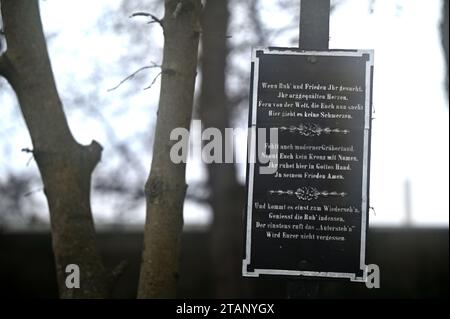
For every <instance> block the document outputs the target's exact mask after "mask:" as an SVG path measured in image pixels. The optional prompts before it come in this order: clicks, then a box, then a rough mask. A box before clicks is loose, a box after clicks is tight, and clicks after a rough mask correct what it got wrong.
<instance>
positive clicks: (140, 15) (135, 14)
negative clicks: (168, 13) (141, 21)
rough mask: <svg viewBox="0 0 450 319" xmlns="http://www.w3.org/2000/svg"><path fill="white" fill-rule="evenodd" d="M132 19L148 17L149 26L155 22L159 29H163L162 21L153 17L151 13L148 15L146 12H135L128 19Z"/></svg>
mask: <svg viewBox="0 0 450 319" xmlns="http://www.w3.org/2000/svg"><path fill="white" fill-rule="evenodd" d="M134 17H147V18H149V17H150V18H151V19H152V20H150V21H149V22H148V24H150V23H155V22H156V23H158V24H159V25H160V26H161V28H163V29H164V24H163V20H162V19H159V18H157V17H156V16H154V15H153V14H151V13H148V12H135V13H133V14H132V15H130V19H131V18H134Z"/></svg>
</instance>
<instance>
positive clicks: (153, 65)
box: [108, 63, 161, 92]
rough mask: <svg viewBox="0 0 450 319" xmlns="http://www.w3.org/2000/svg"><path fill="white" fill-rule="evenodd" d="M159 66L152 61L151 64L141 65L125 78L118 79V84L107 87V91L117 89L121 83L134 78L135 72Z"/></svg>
mask: <svg viewBox="0 0 450 319" xmlns="http://www.w3.org/2000/svg"><path fill="white" fill-rule="evenodd" d="M160 67H161V66H160V65H157V64H155V63H153V64H152V65H147V66H143V67H142V68H139V69H138V70H136V71H135V72H133V73H131V74H130V75H129V76H127V77H126V78H125V79H123V80H122V81H120V82H119V84H117V85H116V86H115V87H113V88H110V89H108V92H111V91H114V90H116V89H118V88H119V87H120V86H121V85H122V84H124V83H125V82H126V81H128V80H130V79H132V78H134V77H135V76H136V74H138V73H139V72H141V71H144V70H147V69H154V68H160Z"/></svg>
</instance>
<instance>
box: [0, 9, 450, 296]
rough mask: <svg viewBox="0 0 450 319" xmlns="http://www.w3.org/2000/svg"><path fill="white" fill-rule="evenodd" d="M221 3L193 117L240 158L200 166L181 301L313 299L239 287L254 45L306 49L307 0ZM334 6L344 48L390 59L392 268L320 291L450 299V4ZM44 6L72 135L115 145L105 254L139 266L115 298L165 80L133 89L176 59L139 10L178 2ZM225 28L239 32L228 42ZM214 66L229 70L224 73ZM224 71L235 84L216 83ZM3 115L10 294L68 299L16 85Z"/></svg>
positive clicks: (384, 164) (135, 231) (208, 36)
mask: <svg viewBox="0 0 450 319" xmlns="http://www.w3.org/2000/svg"><path fill="white" fill-rule="evenodd" d="M211 3H214V5H210V6H207V7H206V9H205V10H206V11H205V13H204V19H203V32H202V40H201V47H200V62H199V70H198V71H199V73H198V77H197V87H196V98H195V101H194V116H193V118H194V119H200V120H202V122H203V124H204V126H205V127H210V126H215V127H218V128H224V127H234V128H240V129H241V130H240V133H239V134H238V135H237V138H236V140H235V142H236V150H235V151H236V156H237V157H238V163H236V164H226V165H225V164H222V165H205V164H203V163H202V162H201V160H200V159H199V158H195V157H194V156H191V157H190V158H189V162H188V168H187V182H188V184H189V187H188V194H187V198H186V201H185V206H184V220H185V229H184V230H185V231H184V238H183V239H184V240H183V251H182V256H181V258H182V260H181V261H182V262H181V277H180V289H179V294H180V297H279V298H285V297H292V295H295V296H300V295H301V294H302V292H298V293H295V292H293V289H292V288H288V287H289V286H290V285H291V286H292V285H294V286H295V287H300V286H301V285H302V283H303V282H301V281H300V282H297V283H292V279H289V280H290V281H288V279H285V278H276V277H268V278H258V279H242V278H241V277H240V256H241V248H242V245H243V243H242V242H243V241H242V233H241V231H240V226H238V224H240V222H241V218H242V214H243V212H242V209H243V207H244V194H245V174H246V172H245V164H243V163H245V158H246V143H247V132H246V126H247V116H248V93H249V78H250V54H251V49H252V47H256V46H278V47H292V46H297V43H298V24H299V1H298V0H271V1H262V0H245V1H238V0H228V1H225V0H222V1H212V2H211ZM331 4H332V12H331V17H330V48H331V49H374V50H375V73H374V115H373V116H374V121H373V131H372V159H371V165H372V167H371V191H370V195H371V206H372V209H371V211H370V228H369V232H368V257H367V263H375V264H378V265H379V266H380V269H381V288H380V289H377V290H374V289H372V290H369V289H367V288H366V287H365V286H364V285H361V284H355V283H349V282H346V281H335V282H334V281H320V282H319V284H318V285H317V287H318V288H317V289H318V293H317V297H323V298H341V297H342V298H347V297H361V298H366V297H367V298H372V297H373V298H376V297H387V298H417V297H448V270H449V268H448V260H449V259H448V243H449V241H448V222H449V195H448V193H449V171H448V169H449V141H448V139H449V122H448V121H449V114H448V112H449V107H448V73H447V70H448V10H449V9H448V1H447V0H417V1H407V0H403V1H402V0H389V1H388V0H334V1H331ZM40 5H41V15H42V21H43V24H44V30H45V32H46V37H47V45H48V48H49V51H50V57H51V60H52V66H53V71H54V74H55V78H56V82H57V86H58V89H59V94H60V96H61V98H62V101H63V104H64V108H65V111H66V115H67V118H68V121H69V124H70V127H71V129H72V132H73V134H74V136H75V137H76V138H77V140H78V141H79V142H81V143H84V144H88V143H90V141H91V140H92V139H95V140H97V141H99V142H100V144H102V145H103V147H104V151H103V157H102V161H101V163H100V164H99V166H97V169H96V170H95V172H94V178H93V194H92V206H93V212H94V218H95V221H96V226H97V230H98V241H99V247H100V249H101V251H102V253H103V256H104V258H105V261H106V263H107V264H108V265H111V266H113V265H115V264H117V262H120V261H121V260H126V261H128V268H126V271H125V273H124V275H123V276H122V277H121V278H120V280H119V282H118V285H117V287H116V289H115V293H114V295H115V297H118V298H133V297H135V295H136V287H137V280H138V273H139V263H140V256H141V251H142V232H143V223H144V219H145V198H144V192H143V185H144V183H145V180H146V178H147V176H148V171H149V168H150V163H151V154H152V144H153V131H154V124H155V121H156V111H157V106H158V97H159V88H160V87H159V81H158V74H159V70H158V69H157V68H146V69H144V70H142V71H140V72H138V73H136V74H135V75H134V76H133V77H131V78H130V79H129V80H128V81H126V82H124V83H122V81H123V80H124V79H125V78H126V77H128V76H129V75H131V74H134V73H135V72H136V71H137V70H139V69H141V68H143V67H147V66H152V65H159V64H161V62H162V61H161V59H162V47H163V40H164V39H163V34H162V30H161V28H160V27H159V25H158V24H156V23H154V24H148V23H147V22H148V20H147V19H146V18H145V17H136V18H130V15H131V14H133V13H135V12H138V11H143V12H150V13H152V14H154V15H156V16H158V17H161V16H162V15H163V2H162V1H157V0H146V1H144V0H127V1H125V0H116V1H110V0H96V1H91V2H90V3H89V6H86V4H85V3H83V2H79V1H78V2H77V1H70V0H64V1H61V0H58V1H57V0H46V1H41V2H40ZM227 8H228V9H227ZM221 30H226V36H225V37H223V36H218V35H220V34H221ZM223 55H224V56H223ZM215 57H223V58H224V59H223V61H225V62H224V63H222V64H220V63H219V64H218V63H217V60H215V59H214V58H215ZM218 60H220V59H218ZM221 72H222V73H224V74H225V77H224V78H223V77H220V76H217V74H221ZM224 79H225V80H224ZM119 84H120V85H119ZM212 93H213V94H212ZM0 106H1V107H0V285H1V286H2V288H3V289H2V290H1V292H0V295H2V296H7V297H57V285H56V275H55V270H54V263H53V255H52V251H51V239H50V232H49V224H48V208H47V205H46V199H45V195H44V193H43V188H42V182H41V180H40V177H39V172H38V169H37V166H36V163H35V162H34V160H33V159H32V158H31V155H30V154H28V153H24V152H22V151H21V150H22V149H23V148H31V140H30V137H29V134H28V131H27V129H26V127H25V124H24V121H23V119H22V117H21V114H20V109H19V107H18V105H17V100H16V97H15V95H14V92H13V91H12V89H11V88H10V87H9V85H8V84H7V82H6V81H5V80H4V79H3V78H0ZM193 138H195V136H194V137H193ZM197 138H198V137H197ZM299 289H300V288H299Z"/></svg>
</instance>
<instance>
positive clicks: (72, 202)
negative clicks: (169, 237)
mask: <svg viewBox="0 0 450 319" xmlns="http://www.w3.org/2000/svg"><path fill="white" fill-rule="evenodd" d="M1 9H2V15H3V21H4V29H5V30H4V31H5V36H6V41H7V45H8V49H7V51H6V53H5V54H4V55H2V56H1V57H0V74H1V75H3V76H4V77H5V78H6V79H7V80H8V81H9V83H10V84H11V86H12V87H13V89H14V91H15V92H16V94H17V97H18V100H19V103H20V108H21V111H22V114H23V116H24V118H25V122H26V125H27V127H28V130H29V132H30V135H31V140H32V143H33V154H34V158H35V160H36V162H37V164H38V167H39V170H40V173H41V176H42V179H43V183H44V192H45V195H46V196H47V202H48V206H49V209H50V219H51V229H52V241H53V251H54V254H55V261H56V270H57V276H58V285H59V291H60V295H61V297H63V298H103V297H107V296H108V292H109V288H110V285H109V284H110V279H111V276H110V275H109V274H108V273H107V271H106V270H105V268H104V266H103V264H102V262H101V258H100V256H99V253H98V251H97V248H96V244H95V229H94V222H93V218H92V213H91V207H90V187H91V173H92V171H93V170H94V168H95V166H96V165H97V163H98V162H99V161H100V158H101V151H102V148H101V146H100V145H99V144H98V143H97V142H95V141H93V142H92V143H91V144H90V145H89V146H83V145H80V144H78V143H77V142H76V141H75V139H74V138H73V136H72V134H71V132H70V130H69V127H68V125H67V121H66V117H65V115H64V111H63V108H62V104H61V101H60V99H59V96H58V92H57V90H56V86H55V81H54V78H53V73H52V69H51V65H50V60H49V57H48V52H47V46H46V42H45V37H44V34H43V30H42V24H41V20H40V13H39V4H38V1H37V0H1ZM68 264H76V265H78V266H79V267H80V284H81V286H80V288H79V289H67V287H66V285H65V276H66V274H65V267H66V266H67V265H68Z"/></svg>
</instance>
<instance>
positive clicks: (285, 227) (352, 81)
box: [242, 48, 373, 281]
mask: <svg viewBox="0 0 450 319" xmlns="http://www.w3.org/2000/svg"><path fill="white" fill-rule="evenodd" d="M372 73H373V51H371V50H364V51H363V50H348V51H334V50H330V51H303V50H299V49H281V48H277V49H275V48H274V49H272V48H269V49H255V50H254V51H253V56H252V79H251V94H250V114H249V134H250V139H249V146H248V147H249V158H248V164H247V208H246V226H245V228H246V242H245V257H244V260H243V269H242V270H243V275H244V276H252V277H257V276H259V275H292V276H313V277H314V276H315V277H333V278H349V279H350V280H352V281H365V279H366V275H367V274H366V261H365V249H366V230H367V227H368V226H367V225H368V209H369V164H370V134H371V112H372V108H371V105H372V92H371V91H372Z"/></svg>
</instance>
